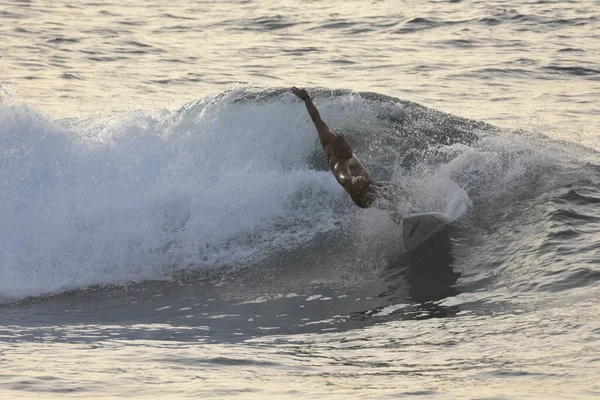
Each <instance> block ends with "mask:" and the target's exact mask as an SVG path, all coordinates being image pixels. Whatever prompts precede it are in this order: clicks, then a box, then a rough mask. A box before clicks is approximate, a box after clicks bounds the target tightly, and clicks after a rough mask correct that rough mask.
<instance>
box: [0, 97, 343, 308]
mask: <svg viewBox="0 0 600 400" xmlns="http://www.w3.org/2000/svg"><path fill="white" fill-rule="evenodd" d="M194 108H195V109H196V110H198V109H200V110H201V112H198V113H192V112H185V111H183V112H177V113H168V112H159V113H156V114H150V113H144V112H138V113H133V114H130V115H127V116H124V117H114V118H106V119H102V120H96V121H91V122H89V121H88V122H87V123H80V124H77V125H74V126H73V125H72V126H71V127H66V126H65V124H61V123H58V122H55V121H51V120H49V119H48V118H46V117H44V116H42V115H39V114H38V113H36V112H35V111H33V110H31V109H30V108H29V107H27V106H11V105H6V104H4V105H2V110H1V113H0V115H1V118H2V119H1V120H0V125H1V126H2V127H3V131H2V135H1V136H0V138H1V141H2V143H1V145H2V148H3V149H4V156H3V157H2V172H1V173H0V182H1V183H2V186H3V190H2V195H1V196H2V206H1V211H0V217H1V218H2V221H3V222H4V223H3V228H2V229H1V230H0V243H2V245H1V247H0V262H1V265H2V276H3V277H4V279H3V280H2V283H0V296H2V297H5V298H18V297H22V296H26V295H35V294H41V293H49V292H55V291H58V290H64V289H67V288H75V287H82V286H86V285H90V284H95V283H118V282H125V281H135V280H140V279H150V278H159V277H163V276H164V275H165V273H168V272H169V271H170V270H171V269H173V268H174V269H177V268H184V267H187V266H195V267H199V266H202V265H205V266H214V265H225V264H231V263H243V262H245V261H249V260H255V259H258V258H260V257H264V256H266V255H268V254H269V253H270V252H273V251H275V250H279V249H282V248H286V247H290V246H291V247H294V246H298V245H300V244H302V243H304V242H306V241H308V240H310V239H311V238H312V237H314V235H316V234H318V233H319V232H323V231H327V230H331V229H333V228H334V224H335V221H336V218H337V217H336V216H335V215H334V213H333V211H331V207H329V206H326V204H327V203H335V201H336V199H339V198H340V195H341V194H342V193H341V191H340V188H339V187H338V186H337V184H336V183H335V181H332V179H331V177H330V175H329V174H328V173H326V172H324V171H314V170H310V169H308V167H307V164H306V162H305V161H304V160H303V158H305V157H306V156H307V154H310V153H311V152H312V151H313V150H314V145H315V136H314V133H313V132H310V131H309V130H308V127H306V128H307V129H305V130H304V131H302V130H299V131H298V130H297V127H292V126H290V124H289V123H287V124H284V123H282V121H283V120H287V121H289V120H290V119H292V118H291V117H292V116H291V110H290V113H289V114H288V115H286V110H285V105H284V108H283V109H282V110H281V111H280V113H279V114H271V115H273V116H274V118H273V121H264V120H263V119H262V118H263V117H264V112H263V113H262V114H260V113H258V114H257V109H259V108H260V105H255V104H252V103H248V104H246V105H240V106H237V107H235V110H233V109H232V108H233V107H232V106H231V103H230V102H229V101H228V100H227V99H219V100H216V99H214V98H208V99H205V100H204V101H203V102H198V103H196V104H195V106H194ZM289 108H290V109H291V108H292V106H291V104H289ZM298 114H299V113H298V112H297V110H294V116H295V117H296V118H298ZM257 115H260V118H257ZM270 127H272V128H270ZM289 142H292V143H293V145H292V147H290V144H289ZM292 148H293V151H292V150H290V149H292ZM300 200H301V201H300ZM307 210H310V213H308V212H307Z"/></svg>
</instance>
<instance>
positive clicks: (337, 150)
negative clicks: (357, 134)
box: [331, 135, 353, 160]
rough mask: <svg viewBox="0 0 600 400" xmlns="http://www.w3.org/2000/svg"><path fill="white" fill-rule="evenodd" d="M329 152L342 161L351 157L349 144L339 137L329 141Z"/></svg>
mask: <svg viewBox="0 0 600 400" xmlns="http://www.w3.org/2000/svg"><path fill="white" fill-rule="evenodd" d="M331 151H332V153H333V154H332V155H333V156H334V157H337V158H341V159H342V160H349V159H351V158H352V155H353V153H352V147H350V143H348V142H347V141H346V139H344V137H343V136H341V135H337V136H336V137H334V138H333V139H332V140H331Z"/></svg>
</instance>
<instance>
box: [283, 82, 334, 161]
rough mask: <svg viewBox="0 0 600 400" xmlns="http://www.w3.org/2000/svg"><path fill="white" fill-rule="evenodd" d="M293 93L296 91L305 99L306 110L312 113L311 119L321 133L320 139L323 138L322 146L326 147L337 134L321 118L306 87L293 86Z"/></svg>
mask: <svg viewBox="0 0 600 400" xmlns="http://www.w3.org/2000/svg"><path fill="white" fill-rule="evenodd" d="M292 93H294V94H295V95H296V96H298V97H299V98H300V99H301V100H302V101H304V105H306V110H307V111H308V114H309V115H310V119H312V121H313V123H314V124H315V127H316V128H317V132H318V133H319V139H321V146H323V149H325V147H326V146H327V145H329V144H330V143H331V141H332V140H333V138H334V137H335V134H334V133H333V132H331V131H330V130H329V127H328V126H327V124H326V123H325V121H323V120H322V119H321V115H320V114H319V110H317V107H315V105H314V104H313V102H312V99H311V98H310V95H309V94H308V91H307V90H306V89H298V88H297V87H296V86H293V87H292Z"/></svg>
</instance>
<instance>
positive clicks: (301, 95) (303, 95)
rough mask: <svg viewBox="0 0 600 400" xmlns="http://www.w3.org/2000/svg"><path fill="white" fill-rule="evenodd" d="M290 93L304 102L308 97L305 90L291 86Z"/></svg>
mask: <svg viewBox="0 0 600 400" xmlns="http://www.w3.org/2000/svg"><path fill="white" fill-rule="evenodd" d="M292 93H294V94H295V95H296V96H298V97H299V98H300V99H302V100H306V99H308V98H309V97H310V95H309V94H308V91H307V90H306V89H298V88H297V87H296V86H292Z"/></svg>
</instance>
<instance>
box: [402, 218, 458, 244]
mask: <svg viewBox="0 0 600 400" xmlns="http://www.w3.org/2000/svg"><path fill="white" fill-rule="evenodd" d="M449 223H450V221H449V220H448V218H447V217H446V216H445V215H444V214H442V213H436V212H432V213H424V214H415V215H411V216H408V217H404V219H403V220H402V237H403V239H404V246H406V248H407V249H408V251H413V250H415V249H416V248H417V247H419V246H420V245H422V244H423V243H425V242H426V241H427V240H428V239H429V238H431V237H432V236H433V235H435V234H436V233H438V232H439V231H441V230H442V229H444V227H446V226H447V225H448V224H449Z"/></svg>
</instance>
